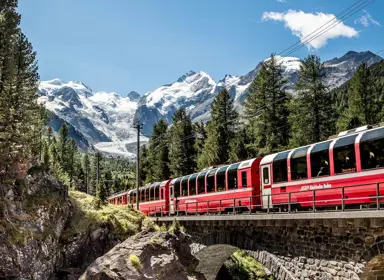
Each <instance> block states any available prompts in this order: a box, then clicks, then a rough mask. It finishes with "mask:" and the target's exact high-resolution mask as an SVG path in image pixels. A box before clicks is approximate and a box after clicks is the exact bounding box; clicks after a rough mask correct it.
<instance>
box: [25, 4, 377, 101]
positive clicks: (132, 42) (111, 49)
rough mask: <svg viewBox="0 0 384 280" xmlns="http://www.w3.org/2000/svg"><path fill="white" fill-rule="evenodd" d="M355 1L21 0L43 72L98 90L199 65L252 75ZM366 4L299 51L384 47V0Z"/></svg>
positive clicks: (154, 82) (122, 88) (144, 87)
mask: <svg viewBox="0 0 384 280" xmlns="http://www.w3.org/2000/svg"><path fill="white" fill-rule="evenodd" d="M354 2H355V1H352V0H337V1H336V0H311V1H308V0H257V1H256V0H242V1H233V0H208V1H207V0H193V1H192V0H191V1H186V0H162V1H160V0H159V1H157V0H110V1H107V0H65V1H61V0H34V1H31V0H19V12H20V13H21V15H22V22H21V26H22V29H23V31H24V32H25V33H26V35H27V37H28V38H29V39H30V41H31V42H32V44H33V46H34V48H35V50H36V51H37V53H38V60H39V69H40V76H41V80H49V79H53V78H60V79H62V80H64V81H67V80H81V81H83V82H84V83H85V84H87V85H89V86H90V87H91V88H92V89H93V90H96V91H99V90H103V91H108V92H112V91H115V92H118V93H120V94H123V95H124V94H126V93H128V92H129V91H131V90H136V91H138V92H139V93H140V94H144V93H145V92H147V91H150V90H153V89H155V88H157V87H159V86H161V85H163V84H167V83H170V82H174V81H176V79H177V78H178V77H179V76H181V75H182V74H184V73H185V72H187V71H189V70H194V71H200V70H201V71H204V72H206V73H208V74H210V75H211V76H212V77H213V78H214V79H215V80H216V81H217V80H220V79H222V78H223V77H224V75H225V74H227V73H229V74H232V75H243V74H245V73H247V72H249V71H250V70H252V69H253V68H254V67H255V66H256V64H257V63H258V62H259V61H261V60H263V59H265V58H266V57H268V56H269V55H270V54H271V53H273V52H275V53H279V52H280V51H282V50H284V49H285V48H286V47H289V46H290V45H291V44H293V43H296V42H297V41H298V40H299V36H301V37H303V36H305V34H306V32H307V33H308V30H310V29H311V30H312V29H316V28H317V27H318V26H317V25H316V24H317V20H318V19H319V22H321V20H324V18H326V16H324V15H323V17H321V18H320V16H319V14H318V13H324V14H335V15H336V14H338V13H339V12H341V11H343V10H344V9H346V8H347V7H349V6H350V5H352V4H353V3H354ZM111 3H113V5H112V4H111ZM288 10H292V11H291V12H288ZM364 10H365V11H360V12H359V13H357V14H355V15H353V16H352V17H350V18H349V19H347V20H346V21H345V22H344V24H345V26H341V27H340V26H339V27H338V28H335V29H333V30H334V31H335V32H336V33H335V34H333V35H334V36H340V37H337V38H331V39H329V40H328V41H327V42H326V44H324V42H317V45H316V46H310V47H309V48H308V47H303V48H301V49H300V50H298V51H296V52H295V53H294V54H292V55H291V56H297V57H304V56H306V55H307V54H308V53H315V54H318V55H320V56H321V58H322V59H323V60H327V59H330V58H333V57H335V56H341V55H342V54H344V53H345V52H347V51H348V50H356V51H364V50H371V51H373V52H377V51H379V50H381V49H383V48H384V33H383V31H384V30H383V26H384V13H383V11H384V1H382V0H376V1H374V2H373V3H372V4H370V5H368V6H366V7H365V8H364ZM300 11H302V12H301V13H300ZM312 17H313V20H312ZM303 21H308V22H307V23H306V24H305V25H304V26H300V24H301V25H303ZM298 25H299V26H298ZM336 29H338V30H336ZM293 33H295V34H296V35H294V34H293ZM346 36H349V37H350V38H348V37H346ZM381 55H382V56H383V55H384V53H381Z"/></svg>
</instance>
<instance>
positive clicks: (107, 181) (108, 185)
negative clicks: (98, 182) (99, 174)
mask: <svg viewBox="0 0 384 280" xmlns="http://www.w3.org/2000/svg"><path fill="white" fill-rule="evenodd" d="M104 185H105V191H106V193H107V195H109V194H111V193H112V185H113V177H112V172H111V171H106V172H105V174H104Z"/></svg>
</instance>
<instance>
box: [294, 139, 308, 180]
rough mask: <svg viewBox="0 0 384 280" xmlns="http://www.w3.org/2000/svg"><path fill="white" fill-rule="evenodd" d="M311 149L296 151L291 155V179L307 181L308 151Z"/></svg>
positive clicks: (304, 148) (305, 148)
mask: <svg viewBox="0 0 384 280" xmlns="http://www.w3.org/2000/svg"><path fill="white" fill-rule="evenodd" d="M308 148H309V147H303V148H299V149H296V150H294V151H293V152H292V154H291V179H292V180H302V179H307V178H308V175H307V151H308Z"/></svg>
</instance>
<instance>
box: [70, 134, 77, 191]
mask: <svg viewBox="0 0 384 280" xmlns="http://www.w3.org/2000/svg"><path fill="white" fill-rule="evenodd" d="M76 152H77V146H76V142H75V140H73V139H72V140H70V141H69V147H68V153H69V155H68V159H69V177H70V181H69V187H71V188H72V182H73V176H74V172H75V164H76V162H75V160H76V159H75V156H76Z"/></svg>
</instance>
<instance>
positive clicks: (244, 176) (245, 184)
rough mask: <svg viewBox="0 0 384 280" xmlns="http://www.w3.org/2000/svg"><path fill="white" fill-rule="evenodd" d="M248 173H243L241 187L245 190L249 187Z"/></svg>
mask: <svg viewBox="0 0 384 280" xmlns="http://www.w3.org/2000/svg"><path fill="white" fill-rule="evenodd" d="M247 185H248V184H247V171H243V172H241V186H242V187H243V188H246V187H247Z"/></svg>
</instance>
